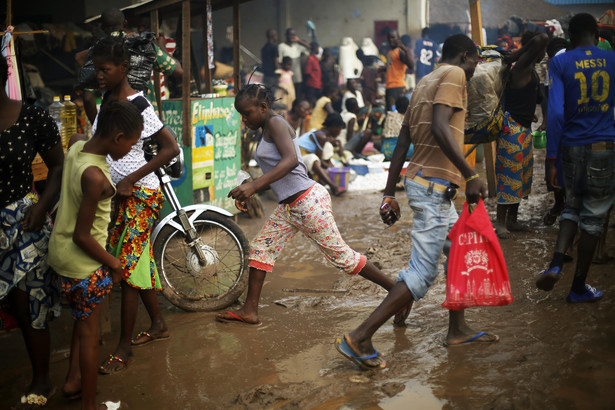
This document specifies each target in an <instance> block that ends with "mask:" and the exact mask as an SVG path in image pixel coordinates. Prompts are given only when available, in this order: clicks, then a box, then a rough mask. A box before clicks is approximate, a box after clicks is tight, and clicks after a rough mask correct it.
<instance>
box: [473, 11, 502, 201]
mask: <svg viewBox="0 0 615 410" xmlns="http://www.w3.org/2000/svg"><path fill="white" fill-rule="evenodd" d="M469 2H470V22H471V23H472V40H474V42H475V43H477V44H480V45H481V46H482V45H484V44H485V41H484V39H483V21H482V18H481V12H480V0H469ZM484 149H485V159H484V161H485V171H486V172H487V189H488V191H489V197H494V196H495V195H496V186H495V185H496V184H495V156H494V155H495V142H490V143H487V144H484Z"/></svg>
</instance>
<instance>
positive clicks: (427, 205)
mask: <svg viewBox="0 0 615 410" xmlns="http://www.w3.org/2000/svg"><path fill="white" fill-rule="evenodd" d="M404 186H405V189H406V195H407V196H408V204H409V205H410V208H412V211H413V213H414V224H413V226H412V232H411V238H412V252H411V254H410V261H409V262H408V267H407V268H406V269H404V270H402V271H400V272H399V277H398V278H397V281H398V282H400V281H404V283H405V284H406V286H407V287H408V289H409V290H410V293H412V298H413V299H414V300H415V301H417V300H419V299H421V298H423V297H424V296H425V294H426V293H427V291H428V290H429V288H430V287H431V285H432V284H433V282H434V280H435V279H436V277H437V276H438V264H439V263H440V255H441V254H442V252H443V251H444V255H445V256H446V257H447V258H448V251H449V249H450V241H449V240H448V238H447V236H448V233H449V231H450V230H451V228H452V227H453V225H454V224H455V222H457V219H459V216H458V215H457V211H456V210H455V206H454V205H453V203H452V201H451V200H450V199H447V198H446V197H445V196H444V192H438V191H435V190H434V191H433V192H431V193H430V192H429V189H428V188H427V187H424V186H422V185H419V184H417V183H416V182H413V181H411V180H410V179H406V180H405V182H404ZM447 262H448V259H447ZM444 266H445V269H446V263H445V264H444Z"/></svg>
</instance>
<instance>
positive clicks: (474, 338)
mask: <svg viewBox="0 0 615 410" xmlns="http://www.w3.org/2000/svg"><path fill="white" fill-rule="evenodd" d="M483 336H492V335H491V333H487V332H478V333H477V334H475V335H474V336H472V337H471V338H469V339H467V340H464V341H463V342H460V343H454V344H450V343H448V342H446V341H445V342H444V346H446V347H451V346H462V345H467V344H470V343H495V342H497V341H499V340H500V338H499V337H498V336H497V335H493V336H495V340H484V341H483V340H479V339H480V338H481V337H483Z"/></svg>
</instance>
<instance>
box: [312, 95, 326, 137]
mask: <svg viewBox="0 0 615 410" xmlns="http://www.w3.org/2000/svg"><path fill="white" fill-rule="evenodd" d="M330 102H331V98H329V97H320V98H319V99H318V100H317V101H316V104H314V109H313V110H312V118H311V119H310V128H312V129H316V130H319V129H321V128H322V123H323V122H325V120H326V119H327V114H328V112H327V110H325V105H327V104H329V103H330Z"/></svg>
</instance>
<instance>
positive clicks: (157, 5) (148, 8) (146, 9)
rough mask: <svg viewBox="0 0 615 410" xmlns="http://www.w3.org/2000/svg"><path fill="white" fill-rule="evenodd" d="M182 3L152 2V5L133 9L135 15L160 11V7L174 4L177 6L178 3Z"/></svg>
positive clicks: (169, 1)
mask: <svg viewBox="0 0 615 410" xmlns="http://www.w3.org/2000/svg"><path fill="white" fill-rule="evenodd" d="M183 1H184V0H158V1H154V2H152V3H148V4H146V5H144V6H143V7H137V8H135V14H145V13H149V12H150V11H153V10H158V9H161V8H162V7H167V6H172V5H174V4H178V3H181V2H183Z"/></svg>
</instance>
